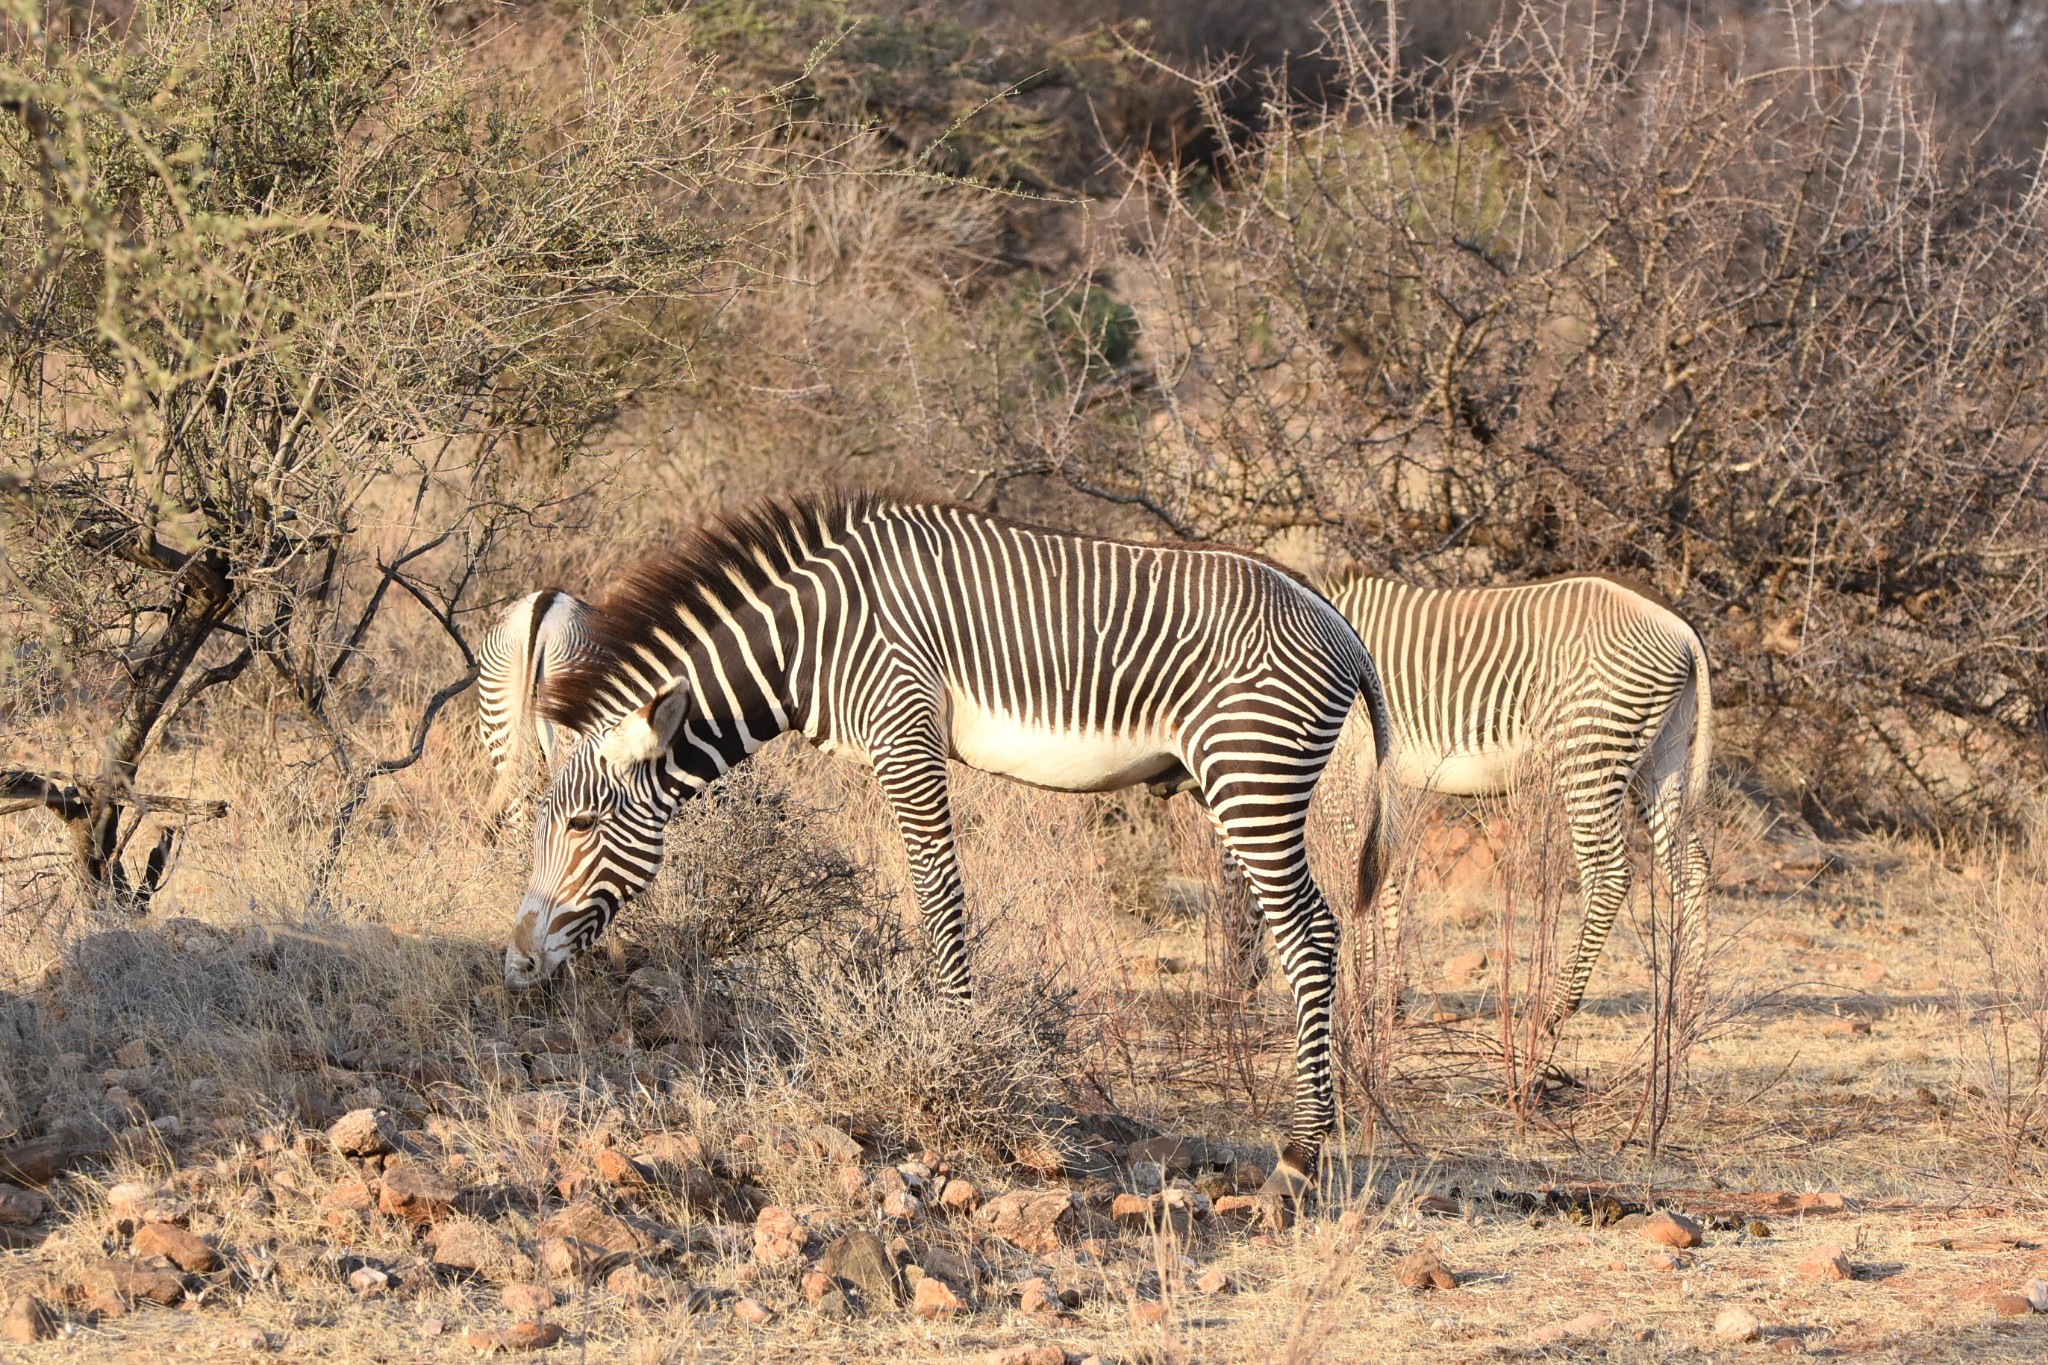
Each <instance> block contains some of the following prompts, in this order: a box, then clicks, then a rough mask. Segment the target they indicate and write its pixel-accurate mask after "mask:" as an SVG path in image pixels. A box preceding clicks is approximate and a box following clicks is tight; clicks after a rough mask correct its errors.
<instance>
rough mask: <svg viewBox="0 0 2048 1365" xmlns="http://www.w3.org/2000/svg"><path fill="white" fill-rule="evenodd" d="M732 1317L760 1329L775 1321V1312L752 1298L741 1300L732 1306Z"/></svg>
mask: <svg viewBox="0 0 2048 1365" xmlns="http://www.w3.org/2000/svg"><path fill="white" fill-rule="evenodd" d="M732 1315H733V1316H734V1317H736V1318H738V1319H739V1320H740V1321H741V1322H749V1323H752V1324H753V1325H754V1326H756V1327H762V1326H765V1325H767V1324H768V1323H771V1322H773V1321H775V1310H774V1309H772V1308H770V1307H769V1306H768V1305H767V1304H765V1303H762V1302H761V1301H760V1300H759V1299H754V1298H746V1299H741V1300H740V1301H739V1302H738V1303H736V1304H734V1305H733V1306H732Z"/></svg>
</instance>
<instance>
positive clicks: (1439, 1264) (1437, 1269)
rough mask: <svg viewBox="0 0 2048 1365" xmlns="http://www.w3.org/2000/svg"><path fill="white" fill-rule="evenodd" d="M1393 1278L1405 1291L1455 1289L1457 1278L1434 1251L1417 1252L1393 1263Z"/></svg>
mask: <svg viewBox="0 0 2048 1365" xmlns="http://www.w3.org/2000/svg"><path fill="white" fill-rule="evenodd" d="M1394 1278H1395V1280H1397V1281H1399V1282H1400V1284H1401V1286H1402V1287H1403V1288H1405V1289H1456V1288H1457V1287H1458V1277H1457V1276H1456V1275H1453V1274H1452V1273H1451V1272H1450V1270H1449V1269H1447V1268H1446V1267H1445V1265H1444V1263H1443V1261H1442V1259H1441V1258H1440V1257H1438V1256H1437V1254H1436V1253H1435V1252H1434V1251H1418V1252H1416V1253H1415V1254H1414V1255H1413V1256H1403V1257H1402V1258H1401V1259H1400V1260H1398V1261H1396V1262H1394Z"/></svg>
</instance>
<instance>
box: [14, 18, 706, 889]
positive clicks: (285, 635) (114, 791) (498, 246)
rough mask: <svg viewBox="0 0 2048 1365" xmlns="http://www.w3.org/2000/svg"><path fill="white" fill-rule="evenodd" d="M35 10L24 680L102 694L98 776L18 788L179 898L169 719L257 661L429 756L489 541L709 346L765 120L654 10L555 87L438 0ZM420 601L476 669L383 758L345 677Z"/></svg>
mask: <svg viewBox="0 0 2048 1365" xmlns="http://www.w3.org/2000/svg"><path fill="white" fill-rule="evenodd" d="M4 2H5V5H6V8H5V9H4V11H0V14H4V25H5V27H4V32H0V54H4V56H0V110H4V120H0V366H4V370H0V506H4V512H5V521H4V530H5V541H4V545H0V565H4V567H0V573H4V575H5V577H4V582H5V584H6V593H7V600H6V601H5V604H4V605H5V612H4V628H5V630H6V636H7V645H8V655H7V657H8V659H9V661H10V662H9V663H8V665H7V667H8V669H9V670H10V671H11V672H10V675H0V685H4V686H8V687H10V688H11V690H12V693H13V700H14V701H15V703H16V704H17V705H21V704H22V703H24V702H25V701H26V700H28V699H30V698H31V697H32V695H33V692H34V685H36V684H37V683H39V682H40V683H41V684H43V685H46V686H47V685H51V684H52V679H53V678H54V677H56V676H57V675H58V674H59V673H60V672H61V674H62V677H63V678H64V679H65V680H66V683H65V685H66V686H68V687H70V688H71V689H72V691H73V693H74V694H75V695H82V696H87V697H94V698H95V699H96V700H97V698H98V697H103V698H104V702H103V715H104V724H103V730H102V733H101V734H100V736H99V744H98V748H99V756H98V759H97V763H96V767H95V768H94V769H93V770H92V771H90V772H89V773H82V774H75V775H73V774H64V773H56V772H48V771H41V770H35V768H34V765H30V767H29V768H25V769H22V770H18V771H12V772H9V773H8V774H7V790H6V792H5V796H8V797H16V798H22V799H23V800H24V801H25V802H26V803H32V804H36V805H40V806H42V807H44V808H47V809H49V810H51V811H52V812H54V813H56V814H57V815H58V816H59V817H60V818H63V819H65V820H66V821H67V822H69V824H70V827H71V830H72V832H73V840H74V848H75V853H76V866H77V869H78V872H79V873H80V874H81V875H82V877H83V878H84V879H85V881H86V882H87V883H88V884H90V885H91V886H92V887H93V888H95V889H96V890H97V891H99V892H107V893H113V894H115V895H117V896H118V897H119V898H121V899H123V900H125V902H126V903H128V904H129V905H131V906H146V904H147V900H148V897H149V894H150V893H151V892H152V891H153V890H154V889H155V885H156V882H157V880H158V879H159V878H160V877H161V874H162V867H163V854H164V851H165V849H164V847H163V846H162V845H160V846H159V848H158V850H157V852H156V854H155V855H153V857H152V859H151V868H150V870H149V871H148V872H146V873H145V874H143V875H142V876H141V877H139V878H135V877H131V876H130V875H129V874H127V873H126V872H124V870H123V867H122V856H121V851H122V847H123V844H124V842H125V841H126V839H127V838H128V837H129V836H130V835H131V834H132V832H133V830H134V828H135V827H136V825H137V823H138V822H139V820H140V819H141V818H142V816H143V815H145V814H147V812H148V809H149V808H151V807H152V806H153V807H155V808H157V809H159V810H161V809H164V808H165V800H164V799H163V798H150V799H138V795H137V792H136V788H135V784H136V779H137V777H138V774H139V773H140V771H141V769H142V766H143V764H144V762H145V759H146V756H147V754H148V752H149V750H150V746H151V744H152V741H153V739H154V737H156V736H159V735H160V734H161V733H162V731H163V727H164V725H165V723H166V721H167V719H169V718H170V717H171V716H173V715H174V714H176V713H177V711H178V710H179V709H181V708H182V707H184V706H186V705H187V704H189V703H190V702H191V701H192V700H193V698H195V697H197V696H198V695H200V694H201V693H203V692H204V691H206V690H207V689H208V688H210V687H214V686H218V685H221V684H223V683H227V682H229V681H231V680H233V679H234V678H236V677H237V676H238V675H240V674H241V673H242V672H243V671H244V670H245V669H246V668H247V667H248V666H249V665H250V664H251V663H252V662H256V661H259V660H260V661H263V664H264V666H266V667H269V668H272V669H274V670H275V671H276V674H277V676H278V677H280V678H282V679H283V680H285V682H286V683H287V684H288V691H289V693H290V695H291V696H292V697H293V698H294V699H295V700H296V701H297V703H298V704H299V705H301V706H303V707H304V708H305V710H306V712H307V714H308V715H310V716H312V717H313V718H314V719H315V720H316V721H317V722H318V723H319V724H321V725H322V726H323V727H325V729H326V731H327V733H328V734H329V735H330V737H331V738H332V739H333V741H334V755H335V758H336V761H338V762H339V763H340V765H341V766H342V768H343V769H344V771H345V773H346V775H347V777H348V780H349V782H350V783H351V784H353V786H354V790H355V792H356V799H357V800H360V792H361V790H362V785H361V784H363V783H365V782H367V781H368V780H369V778H370V777H373V776H375V775H377V774H379V773H383V772H389V771H392V770H394V769H396V768H398V767H403V766H405V765H406V764H408V763H410V762H411V761H412V760H413V759H416V758H417V757H418V756H419V753H420V752H421V747H422V745H423V743H424V740H425V736H426V733H427V728H428V727H429V726H430V725H431V724H432V723H433V720H434V718H435V716H436V714H437V713H438V712H439V710H440V709H441V707H442V706H443V705H444V704H445V703H446V702H447V701H448V700H449V699H450V698H451V697H452V696H454V695H455V694H456V693H457V692H459V691H460V690H461V689H462V688H463V687H465V686H467V685H468V683H469V682H470V680H471V679H472V677H473V675H474V674H473V669H474V661H473V659H471V657H470V655H469V649H468V646H467V644H466V643H464V640H463V632H462V631H461V629H460V628H459V624H458V618H457V613H458V611H459V610H461V609H462V608H463V607H464V605H465V594H470V593H473V592H474V589H475V582H476V570H477V567H478V565H479V563H480V562H481V561H482V560H483V558H484V557H485V556H486V555H487V554H488V553H489V552H490V551H491V548H492V546H493V544H494V542H495V541H496V540H497V539H498V538H499V536H500V535H501V533H502V532H503V531H504V530H505V529H506V528H507V527H508V526H513V525H523V524H526V523H527V522H529V521H530V520H531V519H532V518H533V517H534V516H535V515H536V513H537V511H539V510H541V509H543V508H544V507H545V505H546V504H547V501H548V497H549V490H551V489H553V488H555V487H557V481H556V479H555V477H554V476H555V475H556V474H558V473H559V472H560V470H561V468H562V466H563V464H564V462H565V461H566V460H568V459H570V458H571V457H573V455H574V452H575V450H576V449H577V446H578V443H579V442H581V441H582V440H583V439H584V438H585V437H586V436H588V435H589V434H590V433H592V432H593V431H595V430H597V429H598V428H599V427H600V426H601V425H602V424H603V422H604V421H605V420H606V419H607V417H608V416H610V415H611V414H612V413H613V412H614V411H615V409H616V408H617V406H618V404H619V403H620V402H621V400H622V399H624V398H625V397H627V396H628V395H630V394H631V393H633V392H635V391H637V390H639V389H642V388H644V387H646V386H648V385H652V384H659V383H662V382H664V381H665V380H666V379H667V378H668V377H669V376H670V375H671V373H672V372H673V371H674V369H675V367H676V366H677V365H679V364H680V363H681V362H682V359H683V356H682V353H681V351H680V349H679V347H678V346H677V344H676V343H675V342H674V341H673V340H672V338H673V337H675V336H677V335H680V334H681V333H682V327H681V326H680V325H679V319H678V316H677V314H678V310H681V309H686V308H687V307H688V306H689V300H690V299H691V298H692V296H693V294H695V293H697V292H699V291H701V290H702V289H703V288H704V287H705V286H706V284H707V281H708V280H709V279H710V278H711V275H712V272H714V271H715V270H717V269H718V268H719V267H720V266H721V264H722V263H724V262H726V261H728V260H729V259H730V258H731V252H730V251H729V250H728V246H729V243H730V242H731V240H732V237H731V229H730V225H729V223H728V222H727V221H726V211H725V209H724V208H723V207H722V206H721V204H720V202H719V199H718V191H719V190H720V187H721V186H722V185H725V184H728V183H730V182H731V179H732V175H731V172H732V170H733V167H734V166H735V165H736V164H737V158H738V157H739V155H740V152H739V143H738V142H737V140H736V135H737V130H738V129H739V128H740V126H741V124H740V122H739V121H738V120H737V119H736V118H735V116H734V115H735V111H734V109H733V108H732V107H731V106H730V104H729V102H727V101H726V99H725V97H723V96H722V95H720V94H717V93H716V92H715V91H714V90H713V88H712V86H711V85H710V84H709V83H708V81H707V80H706V72H705V69H704V67H703V66H702V65H701V64H700V63H698V62H697V61H696V60H695V59H693V58H691V57H690V56H689V54H688V53H687V51H686V50H685V49H684V48H683V47H682V46H681V44H680V40H679V39H678V38H676V37H675V34H674V31H673V30H672V29H670V28H666V27H663V26H661V25H659V24H655V23H647V24H641V25H633V26H629V27H628V28H626V29H623V30H618V29H605V30H600V29H597V28H595V27H592V28H590V29H588V30H585V31H583V32H581V33H579V34H578V38H579V40H580V45H579V47H578V48H576V49H574V50H575V51H576V52H577V56H576V57H575V58H574V60H575V61H576V62H580V64H581V70H580V72H578V73H576V74H577V75H580V79H572V80H569V81H564V80H562V79H561V78H560V76H561V73H560V71H559V70H557V71H556V72H555V73H553V74H554V79H552V80H549V81H545V82H543V81H541V80H538V79H529V78H522V76H521V74H520V72H519V71H517V70H516V69H515V70H511V71H507V70H506V69H504V68H503V67H501V66H499V65H497V64H496V63H494V62H491V61H486V60H483V59H481V57H480V56H479V54H478V52H477V51H476V49H475V48H474V47H473V46H472V45H470V44H469V43H467V42H464V41H458V40H455V39H451V38H450V37H448V36H447V35H446V34H445V33H442V32H439V31H437V30H436V29H435V28H434V27H433V26H432V25H431V23H430V19H429V13H428V8H427V7H426V6H425V5H423V4H418V3H414V0H398V3H396V4H377V5H369V4H360V3H353V2H352V0H311V3H308V2H307V0H253V2H252V3H248V4H238V5H236V6H234V7H232V8H217V7H214V6H210V5H207V4H205V3H201V2H200V0H145V3H143V4H142V5H141V6H140V8H138V10H137V11H136V13H135V15H134V18H133V21H132V23H131V24H130V25H129V26H127V27H126V28H125V29H123V30H120V31H118V32H117V31H115V30H112V29H108V28H98V29H93V30H91V31H89V32H85V33H83V34H75V33H68V32H67V33H64V34H61V35H60V34H59V33H57V32H56V31H54V30H53V28H52V27H50V26H48V25H47V24H46V17H47V16H46V15H45V14H44V12H43V11H42V10H41V9H40V8H39V7H38V6H37V5H36V4H34V3H33V0H4ZM537 74H538V73H529V75H530V76H532V75H537ZM685 320H686V319H685ZM523 433H532V434H537V435H538V436H539V437H541V438H542V439H541V440H540V441H539V443H538V448H539V449H542V450H544V451H546V452H549V453H548V454H547V455H544V456H538V455H534V454H532V453H531V451H532V449H533V448H534V444H533V443H530V442H524V441H522V440H520V439H517V438H519V437H520V436H521V434H523ZM394 595H404V596H407V597H410V598H411V599H413V600H414V601H416V602H417V603H418V604H420V605H421V606H422V607H424V608H425V609H426V611H427V612H429V613H430V614H431V615H432V616H433V617H434V618H435V619H436V620H437V621H438V622H439V623H440V624H441V626H442V627H443V628H444V629H445V632H446V636H447V639H448V641H449V642H450V652H451V653H452V654H455V655H459V656H460V660H461V662H460V663H459V664H453V665H450V666H448V667H449V672H450V674H452V675H453V676H451V678H450V681H449V682H448V684H447V685H446V686H444V687H442V688H441V689H440V690H439V691H437V692H436V693H434V694H433V696H432V697H431V698H430V699H428V700H427V701H426V703H425V705H424V707H423V710H422V712H421V714H420V716H419V718H418V721H417V728H416V731H415V736H414V743H413V745H412V748H411V751H410V753H406V754H401V755H399V756H398V757H396V758H392V759H386V760H382V761H381V762H375V763H368V762H363V761H360V760H358V759H357V758H356V757H355V756H354V755H353V754H352V752H351V750H350V747H349V745H348V744H347V743H345V742H344V741H343V739H342V737H341V735H340V733H339V732H338V731H337V730H336V729H335V727H334V725H333V722H332V717H331V715H330V712H329V705H330V701H331V699H332V697H333V695H334V693H335V691H336V689H337V688H342V687H345V686H346V685H347V683H348V681H349V679H350V676H351V669H352V668H353V667H357V666H358V665H359V661H360V659H361V657H362V652H363V649H364V646H365V643H366V640H367V638H368V636H369V634H370V632H371V631H372V630H373V629H374V628H375V623H376V621H377V619H378V613H379V610H380V608H382V607H383V606H384V605H385V604H387V603H388V602H389V601H391V600H392V599H393V597H394ZM97 685H103V686H104V689H105V690H104V692H100V693H95V692H94V691H93V690H92V689H93V688H94V687H95V686H97ZM173 804H174V805H175V804H176V803H173ZM0 809H5V807H0ZM193 809H194V811H196V812H197V813H204V811H203V809H200V808H196V807H195V808H193ZM124 812H125V813H126V818H125V819H124ZM188 813H190V812H188Z"/></svg>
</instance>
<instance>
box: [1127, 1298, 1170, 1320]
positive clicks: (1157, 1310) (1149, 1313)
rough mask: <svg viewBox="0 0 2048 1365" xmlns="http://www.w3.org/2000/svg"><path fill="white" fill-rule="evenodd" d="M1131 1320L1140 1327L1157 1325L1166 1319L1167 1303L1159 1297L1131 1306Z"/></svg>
mask: <svg viewBox="0 0 2048 1365" xmlns="http://www.w3.org/2000/svg"><path fill="white" fill-rule="evenodd" d="M1131 1321H1132V1322H1135V1323H1137V1324H1138V1326H1140V1327H1157V1326H1159V1325H1160V1324H1161V1323H1163V1322H1165V1321H1166V1305H1165V1304H1163V1303H1161V1302H1159V1300H1157V1299H1147V1300H1145V1301H1144V1302H1143V1303H1139V1304H1135V1305H1133V1306H1132V1308H1131Z"/></svg>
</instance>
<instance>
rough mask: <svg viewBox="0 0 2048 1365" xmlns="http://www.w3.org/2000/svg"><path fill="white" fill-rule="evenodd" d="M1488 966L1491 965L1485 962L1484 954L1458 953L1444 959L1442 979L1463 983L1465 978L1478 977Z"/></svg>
mask: <svg viewBox="0 0 2048 1365" xmlns="http://www.w3.org/2000/svg"><path fill="white" fill-rule="evenodd" d="M1489 965H1491V964H1490V963H1489V962H1488V961H1487V957H1486V954H1485V953H1459V954H1457V955H1456V956H1454V957H1447V958H1445V959H1444V979H1445V980H1446V981H1463V980H1465V979H1466V978H1467V977H1473V976H1477V975H1479V974H1480V973H1481V972H1483V971H1485V970H1486V969H1487V967H1488V966H1489Z"/></svg>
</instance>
